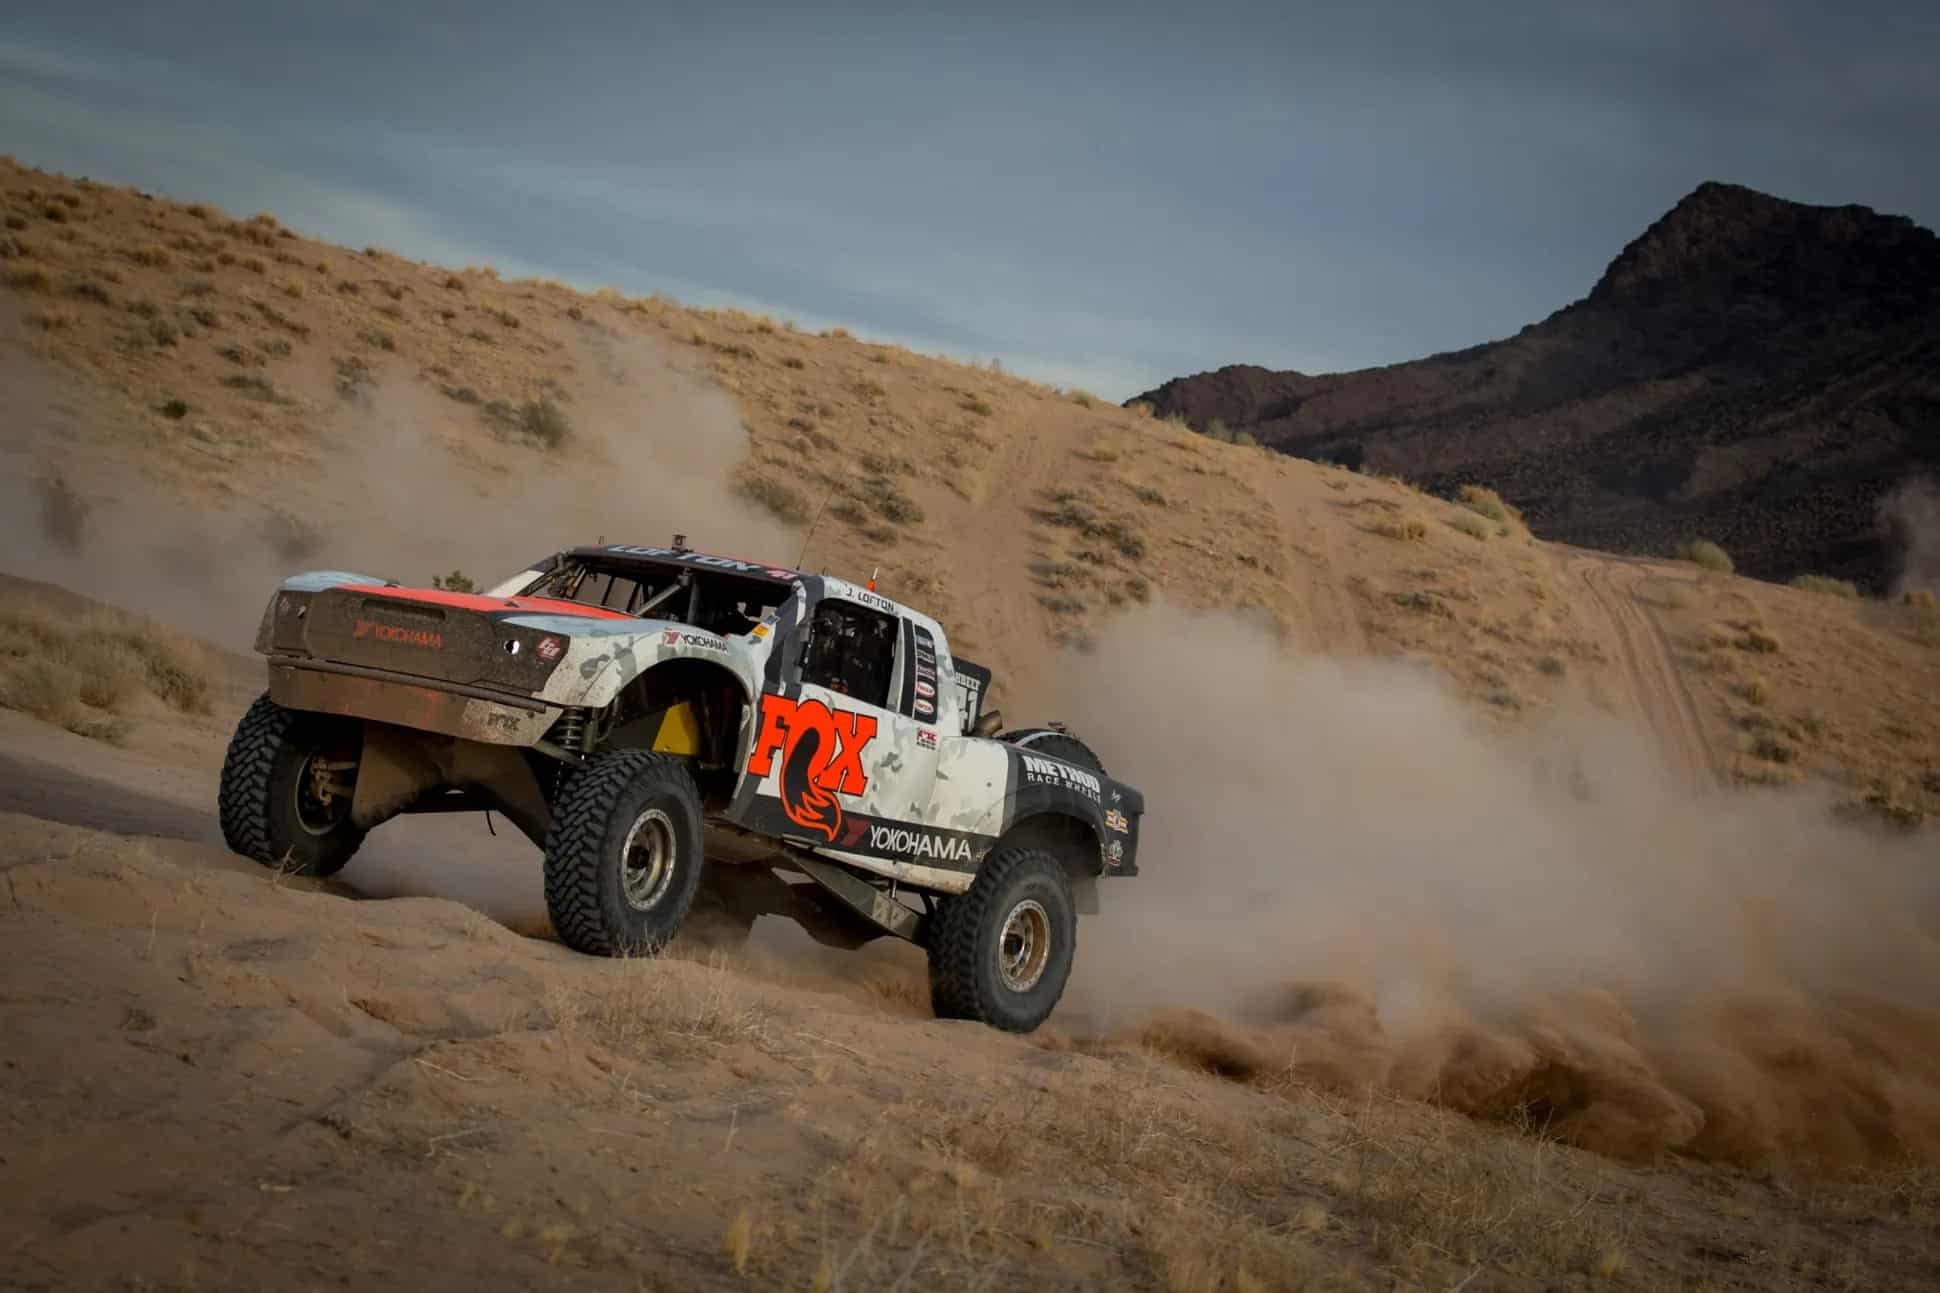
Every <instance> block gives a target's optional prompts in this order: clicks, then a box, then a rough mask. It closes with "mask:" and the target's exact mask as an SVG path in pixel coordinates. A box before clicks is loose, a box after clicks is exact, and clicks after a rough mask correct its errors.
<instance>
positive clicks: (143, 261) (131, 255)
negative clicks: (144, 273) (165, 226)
mask: <svg viewBox="0 0 1940 1293" xmlns="http://www.w3.org/2000/svg"><path fill="white" fill-rule="evenodd" d="M127 256H128V259H129V260H132V261H133V262H135V264H137V265H143V266H146V267H147V268H149V269H161V268H163V267H165V266H166V265H167V264H168V262H169V254H168V249H167V248H165V247H158V246H156V245H155V244H154V243H149V244H148V245H147V246H144V247H131V248H129V249H128V252H127Z"/></svg>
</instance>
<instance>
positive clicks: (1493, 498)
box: [1455, 485, 1522, 525]
mask: <svg viewBox="0 0 1940 1293" xmlns="http://www.w3.org/2000/svg"><path fill="white" fill-rule="evenodd" d="M1455 498H1456V501H1457V502H1459V503H1461V505H1462V506H1463V507H1466V508H1467V509H1468V510H1469V511H1471V512H1474V513H1475V514H1476V515H1477V516H1482V517H1486V518H1487V519H1489V520H1491V521H1494V522H1495V523H1496V524H1497V525H1508V524H1510V523H1512V522H1513V523H1515V524H1517V525H1520V524H1522V513H1521V512H1519V511H1517V510H1516V509H1515V508H1514V507H1512V506H1511V505H1510V504H1508V503H1506V502H1504V501H1503V498H1502V495H1500V494H1498V493H1496V492H1495V491H1494V490H1492V489H1490V488H1488V486H1486V485H1464V486H1462V488H1461V489H1460V490H1459V491H1457V493H1456V495H1455Z"/></svg>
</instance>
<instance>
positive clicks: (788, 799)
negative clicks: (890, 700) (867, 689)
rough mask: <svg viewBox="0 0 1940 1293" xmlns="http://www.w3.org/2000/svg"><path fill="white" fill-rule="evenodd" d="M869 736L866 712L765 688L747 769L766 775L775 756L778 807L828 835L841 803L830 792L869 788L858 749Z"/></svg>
mask: <svg viewBox="0 0 1940 1293" xmlns="http://www.w3.org/2000/svg"><path fill="white" fill-rule="evenodd" d="M875 735H876V720H875V718H874V717H873V716H871V715H868V714H858V713H854V712H852V711H850V710H844V709H830V708H829V707H828V706H827V705H825V704H823V703H822V702H821V701H819V700H793V699H790V698H789V697H786V696H777V695H775V694H773V693H772V692H771V693H769V694H768V695H765V696H763V697H762V698H761V726H760V728H759V730H758V733H757V735H756V737H755V742H754V750H753V752H752V753H750V754H749V755H748V772H749V774H750V775H751V776H755V777H765V776H767V775H768V774H769V772H770V771H772V770H773V768H774V766H775V759H776V757H777V756H779V757H780V759H781V776H780V778H779V784H778V786H777V789H778V791H779V794H780V797H781V807H782V811H783V812H785V813H786V814H788V820H789V821H791V822H793V823H795V825H797V826H800V827H802V828H803V829H804V830H810V831H814V832H815V833H816V834H818V835H820V836H822V837H823V838H824V839H828V840H833V839H835V837H836V834H837V832H838V831H840V830H841V829H842V804H841V802H840V801H839V800H837V799H836V795H838V794H844V795H859V794H862V793H863V792H865V791H866V790H868V789H869V774H868V773H867V772H865V771H863V768H862V752H863V751H864V750H866V749H867V748H868V747H869V742H870V741H872V740H874V739H875Z"/></svg>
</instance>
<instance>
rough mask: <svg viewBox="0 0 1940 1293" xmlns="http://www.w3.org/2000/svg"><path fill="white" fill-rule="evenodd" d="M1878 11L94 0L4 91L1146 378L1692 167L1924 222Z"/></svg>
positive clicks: (433, 219)
mask: <svg viewBox="0 0 1940 1293" xmlns="http://www.w3.org/2000/svg"><path fill="white" fill-rule="evenodd" d="M1864 7H1865V8H1866V10H1867V12H1866V14H1865V18H1864V20H1863V21H1848V20H1847V19H1846V18H1845V17H1843V16H1840V15H1829V14H1822V13H1819V12H1817V11H1815V10H1812V9H1808V8H1806V7H1804V6H1797V7H1793V6H1779V7H1770V6H1746V5H1742V4H1736V3H1733V4H1728V5H1724V6H1718V7H1713V8H1704V9H1699V10H1692V9H1690V8H1689V7H1688V6H1680V5H1673V4H1670V3H1666V2H1662V0H1647V2H1645V3H1641V4H1639V5H1636V6H1632V7H1629V8H1626V9H1625V10H1623V11H1622V12H1621V14H1618V13H1616V12H1614V11H1612V12H1607V13H1605V12H1596V11H1576V10H1556V9H1554V8H1553V7H1549V6H1535V5H1510V6H1507V7H1499V8H1497V9H1494V10H1491V11H1489V12H1488V13H1487V14H1481V15H1478V14H1474V13H1458V12H1457V11H1453V10H1449V9H1447V8H1446V7H1444V6H1429V5H1422V4H1409V3H1393V2H1389V3H1370V4H1369V5H1366V6H1361V7H1357V8H1354V9H1351V10H1334V11H1330V12H1324V13H1316V12H1308V11H1302V10H1300V9H1298V8H1284V7H1278V6H1265V5H1258V4H1228V5H1224V6H1215V7H1202V8H1199V9H1194V10H1191V11H1189V12H1188V11H1182V10H1176V9H1167V8H1158V7H1148V8H1147V10H1146V11H1144V12H1140V11H1139V8H1138V7H1137V6H1133V7H1130V8H1126V7H1123V6H1120V7H1116V8H1115V10H1114V12H1113V15H1112V20H1111V21H1108V22H1106V21H1100V18H1099V15H1098V14H1095V13H1089V12H1087V9H1088V7H1087V6H1085V5H1082V4H1081V5H1079V6H1077V7H1075V8H1068V9H1058V10H1044V9H1042V8H1041V7H1039V8H1036V9H1032V10H1029V11H1024V10H1022V9H1021V8H1020V9H1016V10H1012V9H1007V8H1006V7H1005V6H1003V5H1001V4H1000V5H998V6H997V7H995V8H987V9H983V10H979V11H977V12H975V13H974V14H969V15H957V16H952V17H948V18H943V17H937V16H934V15H926V14H922V13H912V12H896V11H888V10H882V9H880V7H878V6H870V5H860V6H849V7H848V8H847V9H846V11H829V10H819V11H816V12H812V13H811V12H808V11H803V10H799V9H797V8H794V7H785V6H772V5H770V6H752V7H751V6H746V5H743V6H723V7H710V8H707V9H705V10H692V9H688V10H679V11H674V10H666V9H657V8H652V7H648V8H639V7H633V6H623V5H619V4H617V3H587V4H580V5H575V6H570V7H569V12H553V11H545V10H537V9H533V8H531V7H530V6H513V5H510V4H490V3H486V4H482V5H481V6H479V7H477V8H476V9H475V10H473V11H468V12H469V13H470V14H471V16H472V17H473V18H474V19H475V21H468V23H467V24H465V25H464V26H458V25H455V24H451V23H446V22H441V21H436V20H433V19H430V18H427V17H425V16H424V15H422V14H421V13H418V12H415V11H411V10H408V9H398V8H396V7H387V6H382V5H378V4H374V3H363V2H362V0H345V3H344V4H343V5H340V6H332V7H329V8H328V9H312V8H303V7H295V8H293V7H289V6H260V5H243V4H241V3H236V2H232V0H204V2H203V3H192V2H189V3H188V11H189V12H188V14H187V16H186V17H185V16H182V15H176V16H173V17H163V16H160V15H158V14H157V13H156V11H155V10H154V8H153V7H152V6H147V5H139V4H134V3H132V2H131V0H103V2H102V3H99V4H95V5H89V6H85V7H71V8H70V9H68V10H57V11H48V12H37V13H35V14H32V15H29V16H28V17H27V18H26V19H23V20H22V21H20V22H19V23H18V24H16V26H17V28H18V30H19V31H20V33H21V34H19V35H17V36H16V37H15V38H13V40H12V41H11V42H10V43H8V44H6V45H0V68H5V69H7V70H8V71H9V73H10V74H9V75H8V76H7V77H6V78H5V82H6V83H5V84H4V85H0V108H4V109H5V110H6V112H7V119H8V120H9V122H10V124H12V125H14V127H15V129H14V130H13V131H12V132H10V133H11V136H12V138H13V141H14V144H13V146H14V147H16V148H20V149H22V150H23V151H24V152H25V154H26V156H25V157H24V160H28V161H30V162H35V163H38V164H43V165H49V166H54V167H56V168H59V169H81V168H85V169H88V170H91V171H94V172H96V173H98V175H99V177H102V178H111V179H115V178H122V179H132V180H135V181H136V182H140V183H143V184H146V185H148V186H150V187H162V188H166V189H167V190H168V191H170V192H171V193H178V192H181V191H182V190H183V189H185V188H193V190H194V196H196V197H201V198H205V199H209V200H215V201H220V202H223V203H224V204H225V205H237V206H246V207H249V208H250V209H256V208H260V207H268V208H271V209H274V210H276V211H277V212H278V213H279V214H280V215H283V216H284V217H285V218H286V219H288V220H290V221H291V222H292V223H295V224H297V225H298V226H299V227H302V228H305V229H306V230H308V231H311V232H314V233H316V234H318V235H320V236H323V237H327V238H331V239H333V240H338V241H345V242H351V243H363V242H381V243H386V244H389V245H391V246H392V247H393V248H394V249H395V250H398V251H400V252H403V253H405V254H409V255H417V256H423V257H426V258H432V259H440V260H444V259H467V260H487V259H489V260H491V261H493V262H495V263H499V264H500V265H501V266H504V267H507V268H509V269H511V270H512V272H528V271H529V272H537V273H543V274H546V275H548V276H551V277H557V278H561V279H564V280H566V281H569V282H576V283H579V282H610V283H612V284H614V285H615V286H619V287H621V288H622V289H624V290H632V291H639V292H646V291H654V290H661V291H667V292H670V293H671V294H674V295H678V296H680V297H681V298H682V299H687V300H693V301H695V302H696V303H702V304H706V303H713V302H726V301H736V302H751V303H758V304H759V305H760V306H761V307H762V308H764V309H765V310H766V311H767V312H770V313H775V314H779V315H782V316H787V317H794V318H797V319H801V320H804V321H806V320H811V319H816V320H828V321H831V322H839V323H841V324H842V325H843V326H846V327H848V328H850V329H851V330H852V331H855V332H857V333H858V334H863V335H873V336H880V337H884V338H893V339H896V340H899V341H902V342H904V343H905V344H909V345H911V346H912V347H913V348H915V349H919V350H925V351H929V352H941V353H950V354H959V355H967V356H999V357H1001V358H1003V360H1004V362H1005V363H1006V365H1007V366H1009V367H1011V368H1013V369H1014V370H1016V371H1019V372H1023V373H1026V374H1029V375H1035V376H1039V377H1042V378H1045V379H1047V380H1052V381H1057V382H1060V383H1065V384H1080V385H1085V386H1088V387H1091V388H1093V389H1096V390H1097V391H1099V393H1101V394H1104V395H1106V396H1108V397H1113V398H1122V397H1124V396H1126V395H1129V394H1132V393H1134V392H1135V391H1136V390H1138V389H1142V388H1144V387H1146V386H1149V385H1152V384H1156V383H1157V382H1158V381H1160V380H1163V379H1164V378H1166V377H1170V376H1175V375H1178V374H1181V373H1185V372H1192V371H1198V370H1201V369H1204V368H1209V367H1214V366H1216V365H1218V364H1221V363H1226V362H1235V361H1250V362H1259V363H1264V364H1269V365H1273V366H1281V367H1297V368H1300V369H1303V370H1305V371H1310V372H1312V371H1325V370H1330V369H1339V368H1343V367H1357V366H1364V365H1371V364H1377V363H1386V362H1393V361H1397V360H1402V359H1408V358H1413V357H1416V356H1419V355H1422V354H1425V353H1430V352H1433V351H1437V350H1444V349H1450V348H1454V347H1459V346H1465V345H1469V344H1473V343H1476V342H1479V341H1484V340H1488V339H1491V338H1495V337H1500V336H1505V335H1509V334H1511V333H1513V332H1514V331H1515V330H1516V329H1518V328H1519V327H1521V326H1522V325H1523V324H1526V323H1529V322H1532V321H1534V320H1536V319H1538V318H1540V317H1542V316H1543V315H1544V314H1546V313H1548V312H1549V311H1551V310H1553V309H1556V308H1558V307H1560V306H1562V305H1564V304H1566V303H1567V302H1568V301H1570V300H1571V299H1574V298H1575V297H1577V296H1580V295H1581V294H1582V293H1583V292H1585V291H1587V290H1588V288H1589V286H1590V285H1591V284H1592V283H1594V282H1595V280H1596V278H1597V276H1598V274H1599V273H1600V271H1601V270H1602V268H1603V266H1604V265H1605V264H1606V263H1607V262H1608V260H1609V259H1610V257H1611V256H1613V255H1614V254H1615V253H1616V252H1617V250H1618V249H1619V248H1620V247H1621V246H1622V245H1623V244H1624V243H1625V242H1626V241H1628V240H1629V239H1630V238H1631V237H1633V236H1634V235H1635V234H1636V233H1637V232H1639V231H1640V230H1641V229H1642V228H1643V227H1644V226H1645V225H1646V224H1647V223H1648V222H1649V221H1650V220H1652V219H1654V218H1655V217H1656V216H1658V215H1660V214H1661V213H1662V212H1663V211H1664V210H1665V209H1667V208H1668V207H1669V206H1670V205H1671V204H1672V203H1674V202H1675V201H1676V200H1677V199H1678V198H1679V197H1681V196H1683V194H1684V193H1686V192H1688V191H1689V190H1690V189H1691V188H1692V187H1694V186H1695V185H1696V184H1697V183H1699V182H1701V181H1703V180H1705V179H1714V178H1715V179H1725V180H1731V181H1735V182H1740V183H1746V184H1750V185H1752V186H1754V187H1759V188H1764V189H1766V190H1767V191H1772V192H1777V193H1779V194H1780V195H1781V196H1786V197H1792V198H1797V199H1801V200H1809V201H1824V202H1848V201H1859V202H1865V203H1868V204H1871V205H1875V206H1879V207H1882V208H1884V209H1888V210H1896V211H1902V212H1906V213H1909V214H1912V215H1913V216H1914V217H1915V218H1916V219H1921V220H1923V221H1925V222H1928V223H1931V222H1932V221H1933V218H1934V216H1935V214H1936V213H1937V212H1940V175H1936V174H1935V173H1934V172H1933V171H1932V168H1931V167H1927V166H1924V165H1923V164H1922V159H1923V157H1924V150H1925V148H1926V143H1925V140H1924V138H1923V135H1922V131H1921V129H1920V127H1919V125H1918V123H1921V122H1924V121H1929V120H1932V119H1934V118H1935V117H1936V116H1940V87H1937V86H1936V84H1935V83H1934V81H1933V79H1932V78H1931V77H1930V76H1927V75H1926V68H1927V67H1928V66H1929V65H1930V60H1929V55H1930V51H1931V50H1932V49H1933V48H1934V47H1935V45H1936V43H1940V29H1937V28H1936V25H1935V20H1934V19H1932V18H1929V17H1926V16H1924V15H1923V13H1922V11H1920V10H1919V9H1918V8H1916V7H1913V6H1895V5H1879V4H1872V5H1866V6H1864ZM206 31H221V32H222V33H223V39H222V40H221V41H211V40H207V39H205V38H204V36H203V35H202V33H204V32H206Z"/></svg>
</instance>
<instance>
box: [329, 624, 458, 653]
mask: <svg viewBox="0 0 1940 1293" xmlns="http://www.w3.org/2000/svg"><path fill="white" fill-rule="evenodd" d="M350 636H352V637H354V638H371V639H373V640H375V641H378V642H390V643H393V644H394V645H397V646H413V647H424V648H425V649H427V650H430V651H442V650H443V649H444V645H445V638H444V634H442V633H440V632H438V631H437V630H436V629H407V628H405V627H403V626H402V625H399V624H380V623H378V622H377V621H376V620H358V621H357V622H356V623H354V624H352V625H351V627H350Z"/></svg>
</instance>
